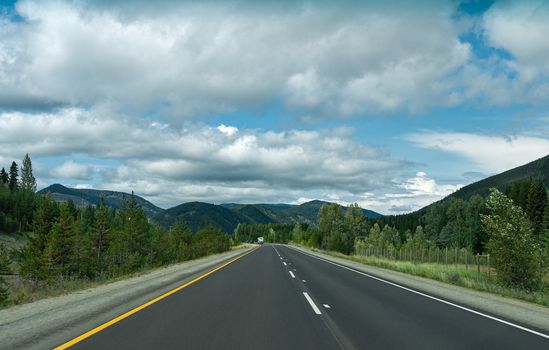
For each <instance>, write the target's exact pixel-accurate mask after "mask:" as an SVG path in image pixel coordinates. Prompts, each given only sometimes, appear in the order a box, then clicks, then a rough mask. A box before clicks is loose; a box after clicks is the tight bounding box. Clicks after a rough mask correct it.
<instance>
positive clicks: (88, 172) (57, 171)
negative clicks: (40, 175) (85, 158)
mask: <svg viewBox="0 0 549 350" xmlns="http://www.w3.org/2000/svg"><path fill="white" fill-rule="evenodd" d="M50 175H51V176H52V177H55V178H61V179H77V180H89V179H91V178H92V177H93V169H92V168H91V167H90V166H89V165H86V164H79V163H76V162H74V161H73V160H67V161H65V162H64V163H63V164H61V165H59V166H58V167H56V168H54V169H52V170H51V171H50Z"/></svg>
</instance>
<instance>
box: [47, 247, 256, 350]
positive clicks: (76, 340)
mask: <svg viewBox="0 0 549 350" xmlns="http://www.w3.org/2000/svg"><path fill="white" fill-rule="evenodd" d="M256 249H257V248H254V249H252V250H250V251H249V252H247V253H245V254H242V255H239V256H237V257H236V258H234V259H232V260H230V261H228V262H226V263H224V264H223V265H220V266H218V267H216V268H215V269H213V270H211V271H208V272H206V273H205V274H203V275H201V276H198V277H197V278H195V279H193V280H192V281H189V282H187V283H185V284H183V285H181V286H179V287H177V288H174V289H172V290H170V291H169V292H167V293H164V294H162V295H161V296H159V297H156V298H154V299H153V300H151V301H148V302H146V303H145V304H143V305H140V306H138V307H136V308H134V309H132V310H130V311H128V312H126V313H124V314H122V315H120V316H118V317H116V318H113V319H112V320H110V321H108V322H105V323H103V324H102V325H100V326H97V327H95V328H94V329H92V330H89V331H87V332H86V333H84V334H82V335H80V336H78V337H76V338H74V339H72V340H69V341H68V342H66V343H64V344H61V345H59V346H58V347H56V348H54V350H62V349H67V348H70V347H71V346H73V345H74V344H76V343H79V342H81V341H82V340H84V339H86V338H88V337H91V336H92V335H94V334H95V333H98V332H101V331H102V330H103V329H105V328H107V327H110V326H112V325H113V324H115V323H117V322H120V321H122V320H123V319H125V318H126V317H129V316H131V315H133V314H135V313H136V312H139V311H141V310H143V309H144V308H146V307H149V306H151V305H152V304H154V303H156V302H157V301H160V300H162V299H164V298H166V297H168V296H170V295H172V294H174V293H176V292H178V291H180V290H181V289H183V288H186V287H188V286H190V285H191V284H193V283H195V282H197V281H200V280H201V279H203V278H205V277H207V276H209V275H211V274H212V273H214V272H216V271H218V270H220V269H222V268H224V267H225V266H227V265H229V264H230V263H233V262H235V261H236V260H238V259H240V258H242V257H244V256H246V255H248V254H250V253H251V252H253V251H255V250H256Z"/></svg>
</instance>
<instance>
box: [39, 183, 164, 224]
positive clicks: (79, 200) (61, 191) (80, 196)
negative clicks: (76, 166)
mask: <svg viewBox="0 0 549 350" xmlns="http://www.w3.org/2000/svg"><path fill="white" fill-rule="evenodd" d="M38 192H39V193H49V194H50V195H51V197H52V199H53V200H55V201H57V202H67V201H70V200H72V201H73V203H74V204H75V205H76V206H77V207H81V208H82V207H87V206H89V205H93V206H95V205H98V204H99V203H100V202H101V199H103V201H104V203H105V205H107V206H109V207H111V208H115V209H119V208H121V207H122V205H123V203H124V202H128V201H129V200H130V197H131V194H128V193H124V192H116V191H104V190H92V189H83V188H68V187H65V186H63V185H60V184H53V185H51V186H48V187H46V188H44V189H42V190H40V191H38ZM134 198H135V201H136V202H137V204H139V205H140V206H141V207H142V208H143V211H144V212H145V214H146V215H147V216H148V217H153V216H155V215H157V214H159V213H161V212H163V211H164V209H162V208H159V207H157V206H156V205H154V204H152V203H151V202H149V201H148V200H146V199H144V198H142V197H139V196H137V195H135V196H134Z"/></svg>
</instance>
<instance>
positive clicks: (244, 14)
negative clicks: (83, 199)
mask: <svg viewBox="0 0 549 350" xmlns="http://www.w3.org/2000/svg"><path fill="white" fill-rule="evenodd" d="M547 38H549V2H546V1H537V2H536V1H462V2H460V1H419V2H410V1H369V2H363V1H340V2H337V4H335V3H334V2H329V1H278V2H273V3H269V2H256V1H237V0H234V1H225V2H223V1H187V2H185V1H154V2H151V1H131V2H123V1H106V0H105V1H86V0H80V1H33V0H29V1H27V0H21V1H16V2H13V1H2V0H0V167H5V168H6V169H7V168H8V167H9V166H10V164H11V162H12V161H13V160H15V161H17V162H18V163H19V164H20V163H21V159H22V158H23V156H24V155H25V153H28V154H29V155H30V157H31V159H32V160H33V167H34V174H35V176H36V177H37V180H38V187H39V188H43V187H46V186H48V185H50V184H53V183H61V184H64V185H66V186H70V187H77V188H95V189H109V190H116V191H124V192H130V191H132V190H133V191H135V193H136V194H138V195H141V196H143V197H144V198H146V199H148V200H150V201H151V202H153V203H154V204H156V205H158V206H160V207H163V208H167V207H171V206H174V205H177V204H180V203H183V202H188V201H195V200H197V201H204V202H210V203H228V202H236V203H303V202H305V201H308V200H312V199H321V200H327V201H333V202H338V203H341V204H344V205H345V204H349V203H358V204H359V205H361V206H362V207H364V208H368V209H371V210H375V211H378V212H380V213H383V214H400V213H405V212H410V211H413V210H417V209H419V208H421V207H423V206H425V205H427V204H429V203H432V202H433V201H436V200H439V199H441V198H443V197H444V196H446V195H448V194H450V193H452V192H454V191H456V190H457V189H459V188H460V187H462V186H464V185H467V184H470V183H472V182H475V181H478V180H480V179H482V178H485V177H487V176H490V175H493V174H497V173H499V172H502V171H505V170H508V169H511V168H513V167H516V166H519V165H522V164H526V163H528V162H530V161H533V160H535V159H538V158H540V157H543V156H545V155H547V154H549V60H548V59H547V57H549V40H547Z"/></svg>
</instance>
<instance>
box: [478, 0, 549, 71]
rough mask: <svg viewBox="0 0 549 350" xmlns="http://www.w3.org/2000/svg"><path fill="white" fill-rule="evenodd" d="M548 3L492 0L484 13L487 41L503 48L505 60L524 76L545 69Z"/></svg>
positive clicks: (548, 67) (548, 44)
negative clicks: (506, 55)
mask: <svg viewBox="0 0 549 350" xmlns="http://www.w3.org/2000/svg"><path fill="white" fill-rule="evenodd" d="M548 17H549V4H548V3H547V2H545V1H515V2H509V1H507V2H496V3H495V4H494V5H493V6H492V7H491V8H490V9H489V10H488V11H487V12H486V14H485V15H484V28H485V35H486V37H487V39H488V41H489V43H490V44H491V45H492V46H494V47H497V48H501V49H504V50H507V51H508V52H509V53H510V54H511V55H512V56H513V58H514V59H516V61H511V62H509V64H511V65H513V66H514V68H516V69H518V70H519V71H520V73H521V75H522V76H523V77H524V78H525V79H527V80H533V79H537V78H538V77H539V76H538V74H540V73H546V74H548V73H549V62H548V61H547V57H548V56H549V41H548V40H547V37H549V21H548V20H547V18H548Z"/></svg>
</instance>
